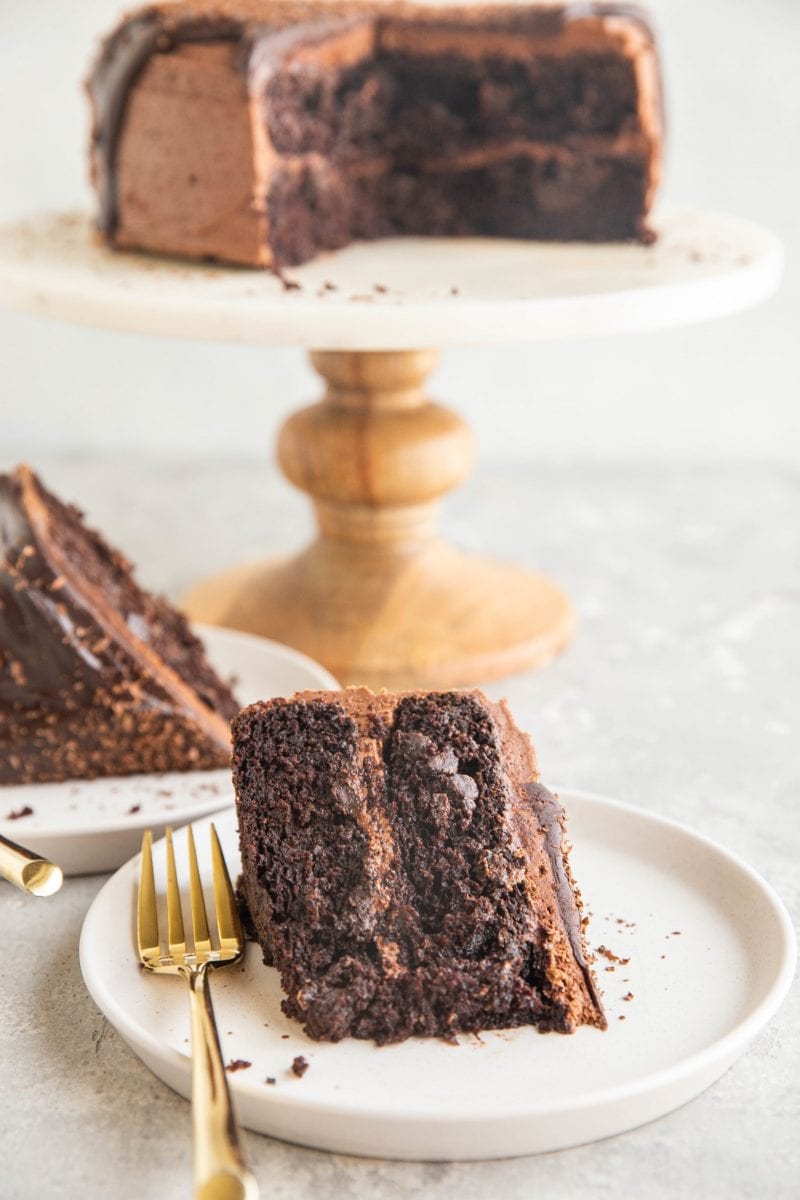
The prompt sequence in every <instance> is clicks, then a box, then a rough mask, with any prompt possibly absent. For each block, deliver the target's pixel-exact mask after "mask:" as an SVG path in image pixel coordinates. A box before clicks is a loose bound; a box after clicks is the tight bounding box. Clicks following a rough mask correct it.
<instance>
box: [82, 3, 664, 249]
mask: <svg viewBox="0 0 800 1200" xmlns="http://www.w3.org/2000/svg"><path fill="white" fill-rule="evenodd" d="M89 91H90V95H91V99H92V105H93V113H94V118H93V142H92V173H93V179H94V183H95V187H96V189H97V192H98V195H99V199H100V227H101V229H102V230H103V232H104V234H105V236H106V237H107V239H108V240H109V242H110V243H111V244H112V245H114V246H117V247H120V248H133V249H143V250H150V251H157V252H163V253H167V254H178V255H185V256H189V257H196V258H212V259H221V260H224V261H228V262H232V263H243V264H247V265H251V266H262V267H269V266H272V267H280V266H281V265H285V264H297V263H301V262H304V261H306V260H307V259H309V258H311V257H313V256H314V255H315V254H316V253H317V252H319V251H321V250H331V249H336V248H339V247H342V246H345V245H347V244H348V243H349V242H351V241H352V240H353V239H356V238H377V237H385V236H392V235H401V234H416V235H441V236H454V235H463V234H470V235H478V236H500V237H516V238H545V239H560V240H589V241H605V240H622V239H630V238H636V239H640V240H647V239H648V238H649V236H650V235H649V231H648V227H647V223H646V217H647V213H648V211H649V208H650V205H651V202H652V199H653V195H654V192H655V188H656V186H657V183H658V178H659V170H660V157H661V142H662V120H661V100H660V85H659V72H658V64H657V58H656V52H655V47H654V41H653V34H652V31H651V29H650V27H649V25H648V23H647V21H646V19H645V17H644V16H643V15H642V13H641V12H640V11H639V10H638V9H636V8H635V7H634V6H632V5H629V4H627V3H575V4H573V3H566V4H548V3H545V4H542V3H520V4H476V5H459V6H455V7H454V6H452V5H450V4H447V3H433V4H426V5H424V4H416V5H415V4H405V3H392V4H387V3H385V2H384V3H381V2H380V0H372V2H370V0H361V2H358V3H357V2H355V0H350V2H348V0H177V2H176V3H171V4H155V5H150V6H148V7H146V8H143V9H140V10H138V11H136V12H134V13H132V14H131V15H129V16H128V17H126V18H125V19H124V20H123V21H122V23H121V25H120V26H119V27H118V28H117V30H116V31H115V32H114V33H113V34H112V35H111V37H109V38H108V39H107V40H106V42H105V43H104V46H103V49H102V52H101V54H100V57H99V60H98V61H97V63H96V65H95V67H94V70H93V72H92V75H91V78H90V80H89Z"/></svg>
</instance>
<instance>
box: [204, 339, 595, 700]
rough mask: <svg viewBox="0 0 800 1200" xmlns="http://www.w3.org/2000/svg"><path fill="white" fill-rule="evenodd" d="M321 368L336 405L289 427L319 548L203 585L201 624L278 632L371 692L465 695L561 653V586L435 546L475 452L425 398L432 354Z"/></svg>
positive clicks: (327, 357)
mask: <svg viewBox="0 0 800 1200" xmlns="http://www.w3.org/2000/svg"><path fill="white" fill-rule="evenodd" d="M311 361H312V362H313V364H314V367H315V368H316V370H317V371H318V372H319V373H320V375H322V376H323V377H324V379H325V380H326V383H327V390H326V394H325V398H324V399H323V400H322V401H321V402H320V403H319V404H314V405H312V406H311V407H310V408H305V409H303V410H302V411H301V412H298V413H296V414H295V415H294V416H292V417H290V418H289V420H288V421H287V422H286V424H285V425H284V427H283V429H282V430H281V433H280V437H279V439H278V460H279V462H280V465H281V467H282V468H283V471H284V473H285V474H286V476H287V477H288V478H289V479H290V480H291V481H292V483H294V484H296V485H297V487H299V488H302V490H303V491H305V492H308V494H309V495H310V497H311V499H312V501H313V504H314V508H315V511H316V515H317V521H318V525H319V533H318V535H317V538H316V539H315V541H313V542H312V543H311V545H310V546H309V547H308V548H307V549H305V550H304V551H302V553H300V554H298V555H296V556H295V557H293V558H290V559H288V560H284V561H280V562H267V563H263V564H257V565H255V566H249V567H240V568H234V569H233V570H231V571H226V572H224V573H223V574H222V575H217V576H215V577H214V578H212V579H210V580H207V581H206V582H205V583H202V584H200V585H199V586H198V587H196V588H194V589H193V591H192V592H190V594H189V596H187V598H186V606H187V609H188V611H189V613H190V615H192V616H193V617H195V618H196V619H197V620H202V621H208V622H211V623H212V624H220V625H231V626H233V627H235V628H237V629H246V630H249V631H251V632H253V633H269V636H270V637H273V638H277V639H278V640H279V641H282V642H287V643H288V644H289V645H291V646H297V647H299V648H301V649H302V650H304V651H305V652H306V653H307V654H310V655H311V656H312V657H313V658H316V659H318V660H319V661H320V662H323V663H325V665H326V666H327V667H328V669H329V670H330V671H332V672H333V674H334V675H336V677H337V678H339V679H341V680H344V681H347V682H358V683H366V684H368V685H370V686H373V687H392V688H395V687H401V688H402V687H414V686H421V687H449V686H458V685H460V684H467V683H471V682H474V681H475V680H478V679H491V678H494V677H495V676H498V675H505V674H509V673H511V672H513V671H518V670H520V669H522V668H523V667H534V666H538V665H539V664H540V663H542V662H544V661H545V660H546V659H548V658H550V657H551V655H553V654H555V653H556V652H557V651H558V650H560V649H561V648H562V647H563V646H564V645H565V644H566V642H567V641H568V640H569V637H570V635H571V632H572V628H573V616H572V609H571V607H570V605H569V602H568V601H567V599H566V597H565V596H564V595H563V594H562V593H561V592H560V591H559V590H558V588H557V587H556V586H555V585H554V584H552V583H550V582H549V581H548V580H546V579H543V578H542V577H540V576H538V575H534V574H532V573H530V572H528V571H523V570H521V569H520V568H518V567H514V566H511V565H503V564H500V563H495V562H493V561H492V560H491V559H488V558H482V557H478V556H476V555H470V554H464V553H462V552H461V551H459V550H457V549H455V547H453V546H451V545H449V544H448V543H447V542H445V541H443V540H442V538H441V537H440V536H439V535H438V531H437V522H438V510H439V498H440V497H441V496H443V495H444V494H445V493H446V492H448V491H450V490H451V489H452V488H454V487H456V486H457V485H458V484H459V483H461V482H462V480H463V479H464V478H465V477H466V475H467V474H468V473H469V471H470V468H471V466H472V462H473V459H474V444H473V438H472V434H471V432H470V430H469V428H468V426H467V425H466V424H465V423H464V421H462V419H461V418H460V417H459V416H457V415H456V414H455V413H453V412H451V411H450V410H449V409H446V408H442V407H441V406H440V405H438V404H434V403H432V402H431V401H429V400H428V399H427V397H426V395H425V393H424V391H423V387H422V384H423V381H424V379H425V376H426V375H427V374H428V372H429V371H430V370H432V368H433V366H434V365H435V362H436V354H435V352H433V351H430V350H417V351H415V350H405V351H387V352H381V351H366V352H361V353H353V352H347V351H315V352H313V353H312V355H311Z"/></svg>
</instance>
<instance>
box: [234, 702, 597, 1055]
mask: <svg viewBox="0 0 800 1200" xmlns="http://www.w3.org/2000/svg"><path fill="white" fill-rule="evenodd" d="M233 733H234V749H233V774H234V783H235V787H236V796H237V810H238V817H239V831H240V841H241V854H242V879H241V884H240V893H241V896H242V901H243V905H244V907H245V909H246V911H247V915H248V919H249V922H250V925H251V928H252V929H253V931H254V933H255V935H256V936H257V938H258V941H259V942H260V944H261V947H262V950H263V952H264V959H265V962H267V963H268V964H274V965H275V966H276V967H277V968H278V970H279V972H280V976H281V982H282V984H283V988H284V991H285V994H286V998H285V1000H284V1002H283V1007H284V1010H285V1012H286V1013H287V1014H288V1015H289V1016H291V1017H295V1018H296V1019H297V1020H299V1021H301V1022H302V1024H303V1026H304V1028H305V1030H306V1032H307V1033H308V1034H309V1035H310V1036H311V1037H313V1038H318V1039H326V1040H332V1041H337V1040H339V1039H340V1038H343V1037H359V1038H371V1039H374V1041H376V1042H378V1043H385V1042H394V1041H400V1040H402V1039H404V1038H407V1037H410V1036H414V1035H429V1036H430V1035H437V1036H444V1037H449V1036H453V1035H454V1034H456V1033H459V1032H462V1031H464V1032H466V1031H478V1030H481V1029H496V1028H508V1027H511V1026H518V1025H534V1026H537V1027H538V1028H539V1029H540V1030H542V1031H548V1030H556V1031H558V1032H561V1033H572V1032H574V1031H575V1030H576V1029H577V1028H578V1027H579V1026H581V1025H593V1026H595V1027H597V1028H598V1029H604V1028H605V1027H606V1021H605V1017H604V1014H603V1009H602V1005H601V1002H600V999H599V997H598V993H597V989H596V986H595V982H594V979H593V977H592V972H591V969H590V967H589V964H588V961H587V952H586V946H585V942H584V937H583V924H582V917H581V909H580V898H579V895H578V893H577V892H576V890H575V886H574V883H573V881H572V877H571V875H570V870H569V865H568V862H567V857H566V848H565V846H564V844H563V840H562V835H563V831H564V819H565V818H564V813H563V810H562V808H561V806H560V804H559V803H558V801H557V799H556V798H555V797H554V796H552V795H551V794H550V793H549V792H548V791H547V790H546V789H545V788H544V787H542V786H541V784H540V783H539V782H538V773H537V768H536V758H535V754H534V750H533V747H532V744H531V742H530V740H529V738H528V737H527V736H526V735H525V734H523V733H522V732H521V731H520V730H519V729H518V728H517V727H516V725H515V724H514V721H513V719H512V718H511V715H510V713H509V711H508V708H507V706H506V705H505V704H504V703H500V704H495V703H493V702H491V701H490V700H488V699H487V697H486V696H484V695H483V694H482V693H481V692H478V691H472V692H441V693H437V692H429V693H426V692H418V693H406V694H399V695H389V694H387V693H381V694H378V695H373V694H372V693H370V692H369V691H367V690H365V689H363V688H351V689H348V690H347V691H345V692H341V693H338V692H307V693H300V694H299V695H297V696H295V697H294V698H293V699H291V700H271V701H265V702H262V703H259V704H255V705H252V706H251V707H249V708H246V709H244V710H243V711H242V712H241V713H240V714H239V716H238V717H237V718H236V720H235V721H234V723H233Z"/></svg>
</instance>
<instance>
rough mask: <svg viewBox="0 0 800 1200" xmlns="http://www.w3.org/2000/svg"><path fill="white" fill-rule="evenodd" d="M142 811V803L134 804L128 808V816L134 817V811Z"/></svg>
mask: <svg viewBox="0 0 800 1200" xmlns="http://www.w3.org/2000/svg"><path fill="white" fill-rule="evenodd" d="M141 811H142V806H141V804H132V805H131V806H130V808H129V809H128V816H129V817H132V816H133V814H134V813H137V812H141Z"/></svg>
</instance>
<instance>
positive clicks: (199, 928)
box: [186, 825, 211, 954]
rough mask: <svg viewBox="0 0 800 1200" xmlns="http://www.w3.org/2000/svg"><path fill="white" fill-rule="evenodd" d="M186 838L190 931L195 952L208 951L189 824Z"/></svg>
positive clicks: (206, 928) (203, 911)
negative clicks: (187, 848) (190, 906)
mask: <svg viewBox="0 0 800 1200" xmlns="http://www.w3.org/2000/svg"><path fill="white" fill-rule="evenodd" d="M186 840H187V843H188V846H189V898H190V900H191V905H192V932H193V936H194V952H195V954H201V953H208V952H209V951H210V950H211V938H210V937H209V936H208V917H207V916H206V902H205V900H204V899H203V885H202V883H201V882H200V872H199V870H198V869H197V851H196V850H195V846H194V834H193V833H192V827H191V825H187V827H186Z"/></svg>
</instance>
